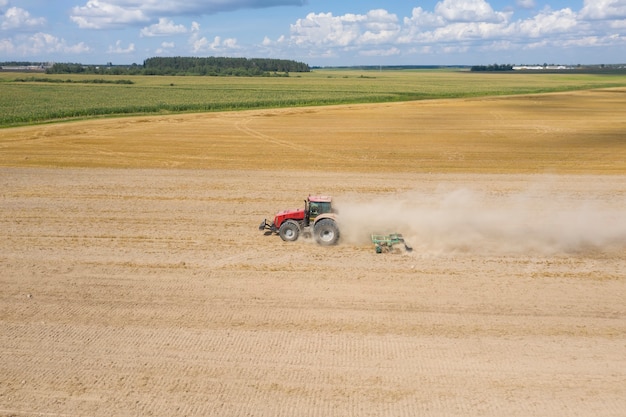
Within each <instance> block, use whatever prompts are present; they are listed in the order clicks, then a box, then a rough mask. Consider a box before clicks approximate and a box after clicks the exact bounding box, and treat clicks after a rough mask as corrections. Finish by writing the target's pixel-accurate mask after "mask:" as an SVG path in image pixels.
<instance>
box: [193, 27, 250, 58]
mask: <svg viewBox="0 0 626 417" xmlns="http://www.w3.org/2000/svg"><path fill="white" fill-rule="evenodd" d="M189 44H190V45H191V50H192V52H193V53H195V54H200V53H216V52H217V53H223V52H233V51H236V50H239V49H240V47H239V45H238V44H237V39H235V38H227V39H222V37H221V36H215V37H214V38H213V40H212V41H210V40H208V39H207V38H206V37H204V36H200V24H198V23H197V22H193V24H192V34H191V36H190V37H189Z"/></svg>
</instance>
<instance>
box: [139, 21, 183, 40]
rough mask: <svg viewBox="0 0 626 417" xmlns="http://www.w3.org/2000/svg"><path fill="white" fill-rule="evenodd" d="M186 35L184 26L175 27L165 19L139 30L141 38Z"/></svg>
mask: <svg viewBox="0 0 626 417" xmlns="http://www.w3.org/2000/svg"><path fill="white" fill-rule="evenodd" d="M183 33H187V28H186V27H185V25H176V24H174V22H173V21H171V20H169V19H167V18H164V17H162V18H160V19H159V23H156V24H154V25H150V26H148V27H145V28H143V29H141V32H140V36H141V37H153V36H172V35H180V34H183Z"/></svg>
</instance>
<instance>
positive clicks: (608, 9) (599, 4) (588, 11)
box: [580, 0, 626, 20]
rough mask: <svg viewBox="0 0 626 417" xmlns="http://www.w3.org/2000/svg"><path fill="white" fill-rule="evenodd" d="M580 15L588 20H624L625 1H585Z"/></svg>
mask: <svg viewBox="0 0 626 417" xmlns="http://www.w3.org/2000/svg"><path fill="white" fill-rule="evenodd" d="M580 15H581V16H582V18H583V19H589V20H618V19H626V0H585V6H584V7H583V8H582V10H581V11H580Z"/></svg>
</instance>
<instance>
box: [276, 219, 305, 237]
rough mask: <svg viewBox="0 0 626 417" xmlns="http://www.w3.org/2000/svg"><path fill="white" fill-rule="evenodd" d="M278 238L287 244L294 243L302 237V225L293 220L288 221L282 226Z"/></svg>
mask: <svg viewBox="0 0 626 417" xmlns="http://www.w3.org/2000/svg"><path fill="white" fill-rule="evenodd" d="M278 236H280V238H281V239H282V240H284V241H285V242H294V241H296V240H298V236H300V225H299V224H298V223H296V222H294V221H293V220H287V221H285V222H283V224H281V225H280V228H279V229H278Z"/></svg>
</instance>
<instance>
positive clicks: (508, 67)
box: [470, 64, 513, 71]
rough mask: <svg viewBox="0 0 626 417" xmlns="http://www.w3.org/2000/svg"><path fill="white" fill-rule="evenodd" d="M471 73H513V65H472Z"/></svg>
mask: <svg viewBox="0 0 626 417" xmlns="http://www.w3.org/2000/svg"><path fill="white" fill-rule="evenodd" d="M470 70H471V71H513V65H510V64H502V65H498V64H493V65H474V66H473V67H471V68H470Z"/></svg>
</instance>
